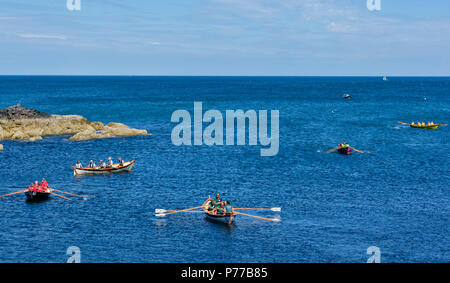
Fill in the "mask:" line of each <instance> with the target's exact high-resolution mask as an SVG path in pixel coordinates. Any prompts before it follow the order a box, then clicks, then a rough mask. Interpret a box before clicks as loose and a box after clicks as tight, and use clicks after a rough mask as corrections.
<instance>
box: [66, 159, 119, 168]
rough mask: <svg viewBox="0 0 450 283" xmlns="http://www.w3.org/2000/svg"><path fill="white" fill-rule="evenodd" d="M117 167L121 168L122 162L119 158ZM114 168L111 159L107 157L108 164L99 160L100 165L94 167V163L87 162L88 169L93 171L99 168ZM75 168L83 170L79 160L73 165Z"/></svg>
mask: <svg viewBox="0 0 450 283" xmlns="http://www.w3.org/2000/svg"><path fill="white" fill-rule="evenodd" d="M118 163H119V166H123V160H122V158H121V157H119V162H118ZM113 166H114V163H113V161H112V159H111V157H108V162H104V161H103V160H100V165H95V163H94V161H93V160H91V161H90V162H89V166H88V167H89V168H94V169H101V168H112V167H113ZM75 167H76V168H83V164H81V162H80V160H78V161H77V163H76V164H75Z"/></svg>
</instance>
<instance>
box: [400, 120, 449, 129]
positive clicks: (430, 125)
mask: <svg viewBox="0 0 450 283" xmlns="http://www.w3.org/2000/svg"><path fill="white" fill-rule="evenodd" d="M399 123H400V124H403V125H409V126H410V127H411V128H417V129H429V130H436V129H437V128H439V126H440V125H441V124H434V123H433V122H431V123H430V122H428V123H427V124H425V123H424V122H417V124H415V123H414V122H411V123H404V122H399ZM442 125H444V124H442Z"/></svg>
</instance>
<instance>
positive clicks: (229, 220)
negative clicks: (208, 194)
mask: <svg viewBox="0 0 450 283" xmlns="http://www.w3.org/2000/svg"><path fill="white" fill-rule="evenodd" d="M211 201H212V199H210V198H209V199H207V200H206V201H205V202H204V203H203V205H202V209H203V212H204V213H205V217H206V219H209V220H212V221H214V222H219V223H224V224H227V225H231V224H233V223H234V219H235V218H236V215H237V214H235V213H228V214H218V215H217V214H213V213H212V212H211V211H208V207H209V202H211Z"/></svg>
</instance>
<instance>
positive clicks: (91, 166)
mask: <svg viewBox="0 0 450 283" xmlns="http://www.w3.org/2000/svg"><path fill="white" fill-rule="evenodd" d="M89 168H95V163H94V160H91V161H90V162H89Z"/></svg>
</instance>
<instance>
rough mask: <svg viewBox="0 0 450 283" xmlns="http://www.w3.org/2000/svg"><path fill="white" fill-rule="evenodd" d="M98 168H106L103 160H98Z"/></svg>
mask: <svg viewBox="0 0 450 283" xmlns="http://www.w3.org/2000/svg"><path fill="white" fill-rule="evenodd" d="M100 168H106V163H105V162H104V161H103V160H100Z"/></svg>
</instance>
